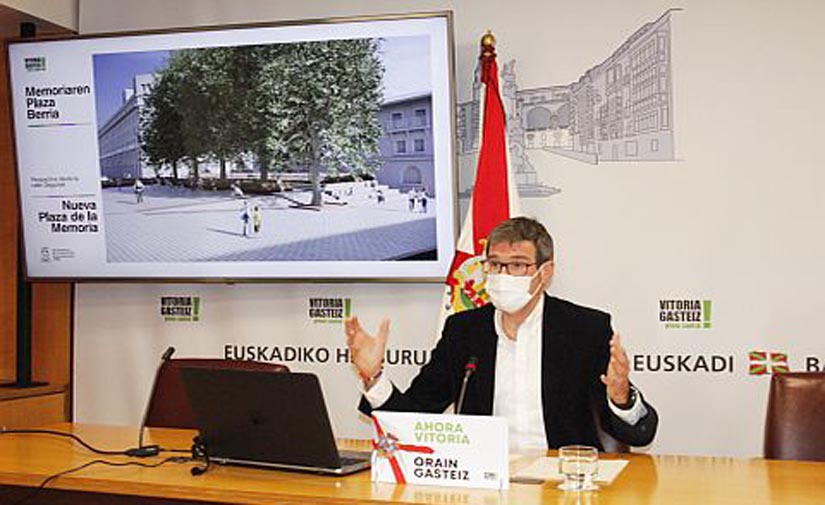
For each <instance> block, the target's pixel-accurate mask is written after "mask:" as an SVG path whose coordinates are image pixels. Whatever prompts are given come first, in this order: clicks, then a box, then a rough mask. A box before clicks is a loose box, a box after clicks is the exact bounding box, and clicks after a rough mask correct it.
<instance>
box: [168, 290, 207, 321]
mask: <svg viewBox="0 0 825 505" xmlns="http://www.w3.org/2000/svg"><path fill="white" fill-rule="evenodd" d="M160 315H161V317H163V320H164V321H166V322H197V321H200V318H201V297H200V296H161V297H160Z"/></svg>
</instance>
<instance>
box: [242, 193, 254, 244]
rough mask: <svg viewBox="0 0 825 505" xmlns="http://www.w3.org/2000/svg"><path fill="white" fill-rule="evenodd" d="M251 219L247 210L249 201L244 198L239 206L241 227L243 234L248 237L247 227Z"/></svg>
mask: <svg viewBox="0 0 825 505" xmlns="http://www.w3.org/2000/svg"><path fill="white" fill-rule="evenodd" d="M251 221H252V213H251V212H250V210H249V202H248V201H246V200H244V201H243V205H242V206H241V227H242V228H243V236H244V237H249V228H250V223H251Z"/></svg>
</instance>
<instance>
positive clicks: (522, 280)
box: [485, 272, 539, 314]
mask: <svg viewBox="0 0 825 505" xmlns="http://www.w3.org/2000/svg"><path fill="white" fill-rule="evenodd" d="M536 275H539V273H538V272H537V273H536ZM535 277H536V276H535V275H530V276H527V275H521V276H515V275H509V274H494V273H489V274H487V286H486V288H485V289H486V290H487V294H488V295H490V301H491V302H492V303H493V306H495V308H497V309H498V310H501V311H503V312H507V313H508V314H512V313H513V312H518V311H519V310H521V309H523V308H524V306H525V305H527V304H528V303H529V302H530V299H531V298H533V294H534V293H530V283H532V282H533V279H535Z"/></svg>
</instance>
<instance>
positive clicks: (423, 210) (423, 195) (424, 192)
mask: <svg viewBox="0 0 825 505" xmlns="http://www.w3.org/2000/svg"><path fill="white" fill-rule="evenodd" d="M418 195H419V198H420V199H421V200H420V201H421V213H422V214H426V213H427V190H426V189H424V186H422V187H421V191H419V192H418Z"/></svg>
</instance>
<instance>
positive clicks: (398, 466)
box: [372, 411, 510, 489]
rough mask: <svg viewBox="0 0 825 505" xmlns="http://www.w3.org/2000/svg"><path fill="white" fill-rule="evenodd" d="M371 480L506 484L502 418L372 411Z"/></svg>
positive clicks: (498, 486) (493, 486)
mask: <svg viewBox="0 0 825 505" xmlns="http://www.w3.org/2000/svg"><path fill="white" fill-rule="evenodd" d="M372 422H373V427H374V433H373V439H372V443H373V449H374V450H373V451H372V480H373V482H394V483H398V484H406V483H408V484H429V485H436V486H458V487H471V488H485V489H508V488H509V487H510V470H509V460H508V452H507V451H508V439H507V421H506V420H505V419H504V418H501V417H491V416H468V415H446V414H418V413H411V412H381V411H373V413H372Z"/></svg>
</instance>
